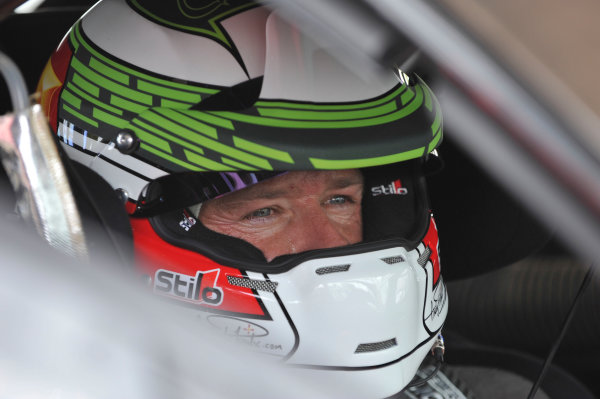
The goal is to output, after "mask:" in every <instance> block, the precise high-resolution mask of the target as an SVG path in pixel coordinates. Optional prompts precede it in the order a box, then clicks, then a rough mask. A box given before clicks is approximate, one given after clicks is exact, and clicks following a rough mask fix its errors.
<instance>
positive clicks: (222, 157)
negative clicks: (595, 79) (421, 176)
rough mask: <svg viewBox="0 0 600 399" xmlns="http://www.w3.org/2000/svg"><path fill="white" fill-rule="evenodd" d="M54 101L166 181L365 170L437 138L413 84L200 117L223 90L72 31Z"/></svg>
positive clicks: (422, 88) (428, 106)
mask: <svg viewBox="0 0 600 399" xmlns="http://www.w3.org/2000/svg"><path fill="white" fill-rule="evenodd" d="M69 40H70V44H71V46H72V48H73V50H74V52H73V59H72V61H71V65H70V68H69V72H68V74H67V78H66V81H65V84H64V87H63V91H62V94H61V97H60V102H59V115H60V118H61V119H64V120H67V121H68V122H70V123H72V124H73V125H74V126H75V127H76V129H78V130H79V131H80V132H82V133H83V132H84V131H87V132H101V135H102V139H103V142H108V141H112V140H114V139H115V138H116V136H117V134H118V132H119V131H121V130H122V129H130V130H132V131H133V132H135V134H136V135H137V137H138V138H139V139H140V140H141V144H140V147H139V149H138V150H137V151H136V152H135V153H134V154H132V155H133V156H135V157H137V158H139V159H143V160H144V161H146V162H150V163H152V164H154V165H156V166H158V167H160V168H161V169H163V170H165V171H169V172H177V171H230V170H238V171H239V170H248V171H252V170H267V171H268V170H310V169H346V168H356V167H367V166H375V165H382V164H388V163H392V162H400V161H404V160H408V159H414V158H419V157H422V156H425V155H426V154H428V153H429V152H431V151H432V150H433V149H434V148H435V147H436V146H437V145H438V144H439V142H440V139H441V137H442V115H441V111H440V108H439V104H438V103H437V100H436V99H435V97H434V96H433V94H432V93H431V91H430V89H429V88H428V87H427V86H426V85H425V84H424V83H423V82H422V81H420V80H418V79H415V82H414V84H411V85H406V84H403V83H398V85H397V86H396V87H393V88H391V89H390V90H389V91H388V92H387V93H384V94H382V95H380V96H378V97H376V98H370V99H367V100H365V101H358V102H348V103H311V102H300V101H286V100H265V99H259V100H258V101H257V102H256V103H254V104H253V105H252V106H250V107H248V108H247V109H243V110H232V109H226V108H224V109H222V110H201V109H202V107H198V104H202V101H204V100H206V99H207V98H211V97H213V96H215V94H217V93H219V92H220V91H222V90H224V89H226V88H220V87H216V86H205V85H204V86H203V85H199V84H192V83H186V82H181V81H178V80H175V79H171V78H167V77H165V76H161V75H157V74H154V73H151V72H149V71H147V70H142V69H139V68H136V67H133V66H132V65H130V64H126V63H124V62H122V61H120V60H118V59H116V58H115V57H112V56H110V55H108V54H106V53H105V52H103V51H102V50H101V49H99V48H98V47H97V46H95V45H94V44H93V43H92V42H91V41H90V40H89V39H88V38H87V37H86V36H85V34H84V33H83V32H82V29H81V24H77V25H76V26H75V27H74V28H73V30H72V31H71V34H70V36H69Z"/></svg>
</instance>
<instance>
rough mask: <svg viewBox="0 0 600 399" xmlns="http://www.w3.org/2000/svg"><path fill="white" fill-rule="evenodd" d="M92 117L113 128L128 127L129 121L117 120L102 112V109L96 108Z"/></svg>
mask: <svg viewBox="0 0 600 399" xmlns="http://www.w3.org/2000/svg"><path fill="white" fill-rule="evenodd" d="M92 116H93V117H94V118H96V119H98V120H100V121H102V122H104V123H107V124H109V125H111V126H116V127H119V128H124V127H125V126H127V121H126V120H125V119H121V118H117V117H116V116H114V115H111V114H109V113H107V112H104V111H102V110H101V109H98V108H95V107H94V110H93V111H92Z"/></svg>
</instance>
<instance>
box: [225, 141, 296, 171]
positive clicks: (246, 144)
mask: <svg viewBox="0 0 600 399" xmlns="http://www.w3.org/2000/svg"><path fill="white" fill-rule="evenodd" d="M233 144H234V145H235V146H236V147H238V148H241V149H242V150H246V151H249V152H253V153H255V154H259V155H262V156H265V157H268V158H271V159H276V160H278V161H281V162H286V163H291V164H293V163H294V160H293V159H292V157H291V156H290V154H289V153H287V152H285V151H281V150H276V149H274V148H270V147H267V146H264V145H260V144H256V143H253V142H251V141H248V140H244V139H242V138H239V137H236V136H233Z"/></svg>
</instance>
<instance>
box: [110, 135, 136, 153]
mask: <svg viewBox="0 0 600 399" xmlns="http://www.w3.org/2000/svg"><path fill="white" fill-rule="evenodd" d="M139 146H140V139H139V138H138V137H137V136H136V134H135V133H134V132H133V130H130V129H124V130H121V131H120V132H119V133H118V134H117V138H116V140H115V147H117V150H119V152H120V153H121V154H126V155H129V154H131V153H133V152H134V151H135V150H137V149H138V148H139Z"/></svg>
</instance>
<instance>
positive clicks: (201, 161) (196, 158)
mask: <svg viewBox="0 0 600 399" xmlns="http://www.w3.org/2000/svg"><path fill="white" fill-rule="evenodd" d="M183 153H184V154H185V156H186V158H187V159H188V161H190V162H193V163H195V164H196V165H200V166H202V167H203V168H206V169H208V170H232V169H233V168H231V167H230V166H226V165H223V164H221V163H219V162H215V161H213V160H211V159H208V158H205V157H203V156H202V155H198V154H196V153H195V152H192V151H189V150H183Z"/></svg>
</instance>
